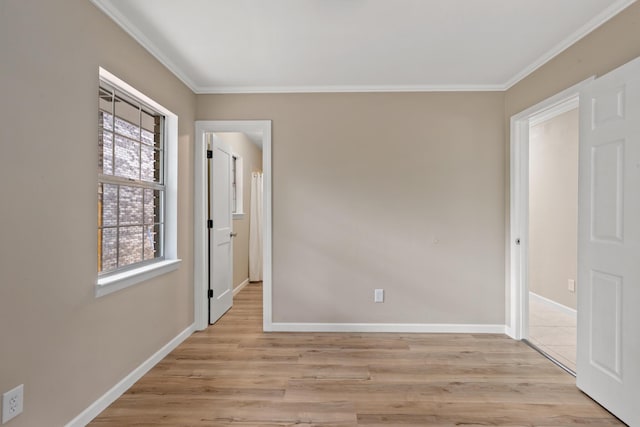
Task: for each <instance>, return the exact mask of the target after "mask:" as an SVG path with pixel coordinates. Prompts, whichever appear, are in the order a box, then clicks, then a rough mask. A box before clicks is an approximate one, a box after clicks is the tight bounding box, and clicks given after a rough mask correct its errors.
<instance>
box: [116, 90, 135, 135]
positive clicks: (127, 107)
mask: <svg viewBox="0 0 640 427" xmlns="http://www.w3.org/2000/svg"><path fill="white" fill-rule="evenodd" d="M115 115H116V119H120V120H119V122H120V126H125V128H124V129H123V135H127V134H128V133H127V132H130V131H131V129H138V128H139V126H140V109H139V108H138V106H137V105H131V103H130V102H129V101H128V100H127V99H125V98H124V97H122V96H119V95H116V105H115ZM123 120H124V121H126V122H129V125H124V124H123ZM128 126H132V128H131V129H129V128H128ZM116 132H120V129H119V128H118V120H116ZM139 132H140V131H136V132H135V134H134V135H135V136H134V138H135V139H139V137H140V136H139Z"/></svg>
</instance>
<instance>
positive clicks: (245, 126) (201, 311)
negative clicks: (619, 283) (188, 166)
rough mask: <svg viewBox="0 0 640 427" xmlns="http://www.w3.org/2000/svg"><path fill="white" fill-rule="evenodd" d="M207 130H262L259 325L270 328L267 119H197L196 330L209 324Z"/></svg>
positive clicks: (269, 192) (195, 205) (195, 180)
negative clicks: (261, 234) (261, 229)
mask: <svg viewBox="0 0 640 427" xmlns="http://www.w3.org/2000/svg"><path fill="white" fill-rule="evenodd" d="M209 132H249V133H256V132H259V133H261V134H262V171H263V173H264V182H263V186H264V197H263V203H264V205H263V215H264V218H263V224H264V230H263V233H264V235H263V245H264V248H263V269H264V271H263V282H262V283H263V287H262V294H263V299H262V305H263V329H264V330H265V331H269V330H271V323H272V319H271V283H272V282H271V276H272V247H271V238H272V228H271V227H272V223H271V219H272V212H271V120H224V121H220V120H198V121H196V133H195V147H194V166H195V176H194V178H195V179H194V225H193V233H194V266H193V268H194V274H193V294H194V310H193V311H194V323H195V327H196V330H203V329H206V328H207V327H208V326H209V319H208V315H207V313H208V307H207V304H208V297H207V289H208V283H207V277H208V276H207V256H208V250H207V219H208V218H207V156H206V150H207V144H206V139H205V134H206V133H209Z"/></svg>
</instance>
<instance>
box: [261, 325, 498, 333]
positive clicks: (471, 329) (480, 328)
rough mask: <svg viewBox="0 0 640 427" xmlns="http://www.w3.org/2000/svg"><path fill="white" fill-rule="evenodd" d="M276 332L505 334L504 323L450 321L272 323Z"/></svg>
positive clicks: (272, 327)
mask: <svg viewBox="0 0 640 427" xmlns="http://www.w3.org/2000/svg"><path fill="white" fill-rule="evenodd" d="M271 330H272V331H274V332H393V333H448V334H504V333H505V326H504V325H475V324H450V323H281V322H276V323H272V324H271Z"/></svg>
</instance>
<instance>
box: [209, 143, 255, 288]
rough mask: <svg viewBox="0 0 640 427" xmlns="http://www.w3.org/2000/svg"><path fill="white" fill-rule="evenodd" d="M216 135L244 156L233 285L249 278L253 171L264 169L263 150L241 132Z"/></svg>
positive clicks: (236, 152)
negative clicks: (241, 214)
mask: <svg viewBox="0 0 640 427" xmlns="http://www.w3.org/2000/svg"><path fill="white" fill-rule="evenodd" d="M216 135H217V136H218V137H219V138H220V139H221V140H222V141H224V142H226V143H227V144H229V145H230V146H231V151H232V152H233V153H234V154H237V155H239V156H240V157H242V165H243V168H242V175H243V176H242V184H243V190H242V205H243V210H244V216H243V217H242V218H234V219H233V231H234V233H238V234H237V235H236V237H234V239H233V287H234V288H236V287H238V286H239V285H241V284H242V283H243V282H244V281H245V280H247V279H248V278H249V219H250V217H249V213H250V212H251V172H255V171H262V150H261V149H260V148H259V147H258V146H257V145H256V144H254V143H253V142H251V140H250V139H249V138H248V137H247V136H246V135H245V134H244V133H241V132H218V133H216Z"/></svg>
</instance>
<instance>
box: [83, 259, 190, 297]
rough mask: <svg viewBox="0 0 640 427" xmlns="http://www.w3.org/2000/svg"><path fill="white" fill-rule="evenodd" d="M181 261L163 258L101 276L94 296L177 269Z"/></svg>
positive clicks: (112, 291) (107, 293)
mask: <svg viewBox="0 0 640 427" xmlns="http://www.w3.org/2000/svg"><path fill="white" fill-rule="evenodd" d="M181 263H182V260H181V259H170V260H163V261H158V262H154V263H153V264H148V265H143V266H142V267H140V268H136V269H134V270H127V271H123V272H121V273H117V274H113V275H110V276H107V277H101V278H100V279H98V283H97V284H96V298H99V297H103V296H105V295H109V294H112V293H114V292H116V291H119V290H121V289H125V288H128V287H129V286H133V285H135V284H137V283H142V282H144V281H146V280H149V279H153V278H154V277H157V276H160V275H162V274H165V273H168V272H170V271H173V270H177V269H178V268H179V267H180V264H181Z"/></svg>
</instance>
